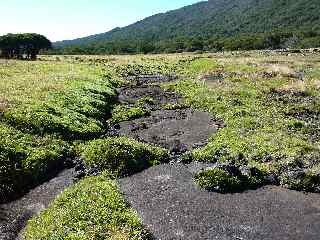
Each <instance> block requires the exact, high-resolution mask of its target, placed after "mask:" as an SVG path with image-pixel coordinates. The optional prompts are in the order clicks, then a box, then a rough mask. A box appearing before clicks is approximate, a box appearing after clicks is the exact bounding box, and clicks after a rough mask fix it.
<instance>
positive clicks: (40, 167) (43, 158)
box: [0, 123, 69, 202]
mask: <svg viewBox="0 0 320 240" xmlns="http://www.w3.org/2000/svg"><path fill="white" fill-rule="evenodd" d="M0 139H1V141H0V153H1V154H0V202H3V201H5V200H7V199H8V198H9V197H10V196H11V194H13V193H14V192H21V191H25V190H27V188H28V187H30V186H33V185H35V184H37V183H39V182H40V181H42V180H43V179H45V178H46V177H47V174H48V172H49V171H50V170H52V168H54V169H59V168H62V167H63V161H62V160H63V159H64V158H65V157H66V156H67V155H69V146H68V144H67V143H66V142H64V141H62V140H59V139H57V138H55V137H54V136H42V137H40V136H34V135H30V134H26V133H23V132H21V131H19V130H16V129H14V128H12V127H10V126H8V125H5V124H3V123H0Z"/></svg>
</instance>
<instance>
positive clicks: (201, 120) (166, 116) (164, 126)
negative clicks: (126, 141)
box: [119, 109, 223, 150]
mask: <svg viewBox="0 0 320 240" xmlns="http://www.w3.org/2000/svg"><path fill="white" fill-rule="evenodd" d="M222 126H223V123H222V122H221V121H219V120H216V119H214V118H213V117H212V116H211V115H210V114H209V113H206V112H201V111H198V110H194V109H180V110H159V111H154V112H151V115H150V116H148V117H144V118H140V119H136V120H132V121H126V122H122V123H120V124H119V133H120V135H122V136H129V137H133V138H135V139H137V140H139V141H142V142H146V143H152V144H156V145H159V146H162V147H165V148H167V149H169V150H173V149H174V148H176V147H178V148H185V150H190V149H192V148H194V147H199V146H203V145H205V144H207V142H208V138H209V136H210V135H212V134H214V133H215V132H216V131H217V130H218V129H219V128H220V127H222Z"/></svg>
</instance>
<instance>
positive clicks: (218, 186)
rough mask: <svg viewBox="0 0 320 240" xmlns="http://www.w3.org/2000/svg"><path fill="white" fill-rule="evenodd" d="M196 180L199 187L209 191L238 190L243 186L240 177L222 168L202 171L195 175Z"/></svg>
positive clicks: (224, 191)
mask: <svg viewBox="0 0 320 240" xmlns="http://www.w3.org/2000/svg"><path fill="white" fill-rule="evenodd" d="M194 180H195V182H196V184H197V185H198V186H199V187H201V188H203V189H205V190H208V191H215V192H220V193H226V192H236V191H239V189H241V188H242V186H241V181H240V179H239V178H237V177H235V176H232V175H230V174H229V173H228V172H227V171H225V170H222V169H210V170H205V171H201V172H199V173H197V174H196V175H195V176H194Z"/></svg>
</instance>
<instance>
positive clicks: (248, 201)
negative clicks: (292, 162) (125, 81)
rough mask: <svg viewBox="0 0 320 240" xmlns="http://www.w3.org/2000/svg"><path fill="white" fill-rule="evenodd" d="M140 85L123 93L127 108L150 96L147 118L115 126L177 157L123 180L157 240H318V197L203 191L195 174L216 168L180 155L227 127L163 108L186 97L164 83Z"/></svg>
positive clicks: (274, 191)
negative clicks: (186, 161)
mask: <svg viewBox="0 0 320 240" xmlns="http://www.w3.org/2000/svg"><path fill="white" fill-rule="evenodd" d="M131 80H133V81H135V82H136V85H135V86H134V87H130V88H123V89H120V95H119V100H120V102H121V103H122V104H127V105H129V106H130V105H133V104H135V103H136V102H137V101H138V99H139V98H141V97H151V98H152V99H153V102H152V104H151V105H149V106H147V107H148V108H149V109H150V110H151V113H150V115H149V116H146V117H142V118H139V119H135V120H131V121H126V122H122V123H120V124H118V125H116V126H115V128H116V129H117V131H116V132H117V135H121V136H130V137H133V138H135V139H137V140H139V141H143V142H147V143H152V144H156V145H159V146H162V147H165V148H167V149H168V150H170V152H171V156H172V161H171V164H165V165H160V166H156V167H153V168H150V169H148V170H145V171H143V172H141V173H138V174H136V175H133V176H130V177H127V178H123V179H120V180H119V181H118V182H119V186H120V189H121V191H122V193H123V194H124V195H125V197H126V198H127V199H128V201H129V203H130V204H131V206H132V207H133V208H134V209H136V210H137V212H138V213H139V215H140V217H141V218H142V221H143V223H144V224H145V226H146V227H147V229H148V230H149V231H150V232H151V233H153V235H154V237H155V239H161V240H169V239H190V240H191V239H192V240H196V239H208V240H209V239H221V240H222V239H223V240H224V239H225V240H227V239H228V240H229V239H230V240H242V239H243V240H245V239H252V240H256V239H270V240H271V239H272V240H276V239H279V240H285V239H287V240H298V239H299V240H300V239H306V240H307V239H308V240H312V239H314V240H318V239H319V236H320V197H319V195H318V194H304V193H302V192H296V191H290V190H287V189H283V188H280V187H276V186H266V187H263V188H260V189H258V190H250V191H246V192H243V193H235V194H219V193H214V192H207V191H205V190H200V189H199V188H198V187H197V186H196V185H195V183H194V182H193V176H194V174H195V173H197V172H199V171H200V170H202V169H205V168H207V167H208V166H209V167H210V164H209V165H208V164H203V163H191V164H182V163H179V157H180V156H181V155H182V154H184V153H187V152H188V151H190V150H192V149H193V148H196V147H201V146H203V145H205V144H206V143H207V139H208V137H209V136H210V135H212V134H214V133H215V132H216V131H217V130H218V129H219V128H221V127H223V122H222V121H221V120H219V119H214V118H213V117H212V116H210V115H209V114H208V113H205V112H201V111H198V110H194V109H190V108H183V109H177V110H163V109H161V106H163V105H164V104H167V103H171V104H180V103H182V101H183V99H182V97H181V96H179V95H178V94H176V93H174V92H170V91H166V90H163V89H161V88H160V86H159V84H160V82H166V81H170V78H161V77H159V76H158V77H152V76H150V77H148V76H142V77H133V78H131Z"/></svg>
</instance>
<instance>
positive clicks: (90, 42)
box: [55, 0, 320, 52]
mask: <svg viewBox="0 0 320 240" xmlns="http://www.w3.org/2000/svg"><path fill="white" fill-rule="evenodd" d="M319 12H320V1H319V0H308V1H305V0H209V1H205V2H200V3H197V4H194V5H191V6H187V7H183V8H181V9H178V10H174V11H170V12H167V13H162V14H157V15H154V16H151V17H148V18H146V19H144V20H142V21H139V22H137V23H134V24H132V25H129V26H127V27H124V28H116V29H114V30H112V31H110V32H107V33H103V34H98V35H93V36H89V37H86V38H80V39H76V40H71V41H62V42H57V43H55V46H57V47H66V46H70V45H71V46H72V45H73V46H74V45H80V46H81V47H80V48H81V49H82V50H83V51H87V50H90V49H91V50H92V49H96V50H98V49H100V50H99V51H106V52H108V51H110V52H112V51H114V52H116V51H120V52H121V51H123V52H131V51H132V52H134V51H142V52H144V51H148V50H149V51H161V50H163V49H161V46H162V47H164V48H165V49H167V50H168V47H169V48H174V49H176V50H177V46H173V45H174V44H175V45H176V44H177V42H178V43H179V42H182V43H183V44H186V42H188V41H189V43H187V44H189V46H188V47H189V48H197V49H201V48H204V47H210V46H209V45H210V44H211V45H212V42H217V41H218V39H219V41H221V39H223V41H226V40H227V39H229V40H230V38H232V37H238V36H241V37H243V36H246V37H248V36H254V38H262V36H263V37H264V39H265V38H266V34H268V36H270V35H272V36H273V34H274V33H275V32H277V33H278V34H279V32H281V34H280V35H281V37H283V34H284V32H285V34H284V35H285V37H287V38H293V37H294V38H297V39H298V40H299V41H298V40H295V41H294V43H297V42H299V44H300V45H301V44H306V43H305V42H306V39H309V40H308V41H309V45H310V41H311V45H316V44H317V43H319V41H317V40H315V39H313V38H315V37H317V36H318V35H320V17H319ZM271 33H272V34H271ZM289 33H291V34H289ZM292 33H294V34H292ZM288 34H289V35H288ZM210 40H211V43H210ZM308 41H307V42H308ZM195 42H196V44H195ZM208 42H209V43H210V44H209V43H208ZM180 45H181V44H180ZM193 45H195V46H193ZM223 45H225V43H223ZM179 47H180V48H181V49H183V50H185V49H186V48H187V46H178V49H179ZM211 47H212V46H211ZM240 48H243V47H241V46H240ZM260 48H264V47H263V46H261V47H260ZM165 49H164V50H165ZM191 50H192V49H191Z"/></svg>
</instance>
